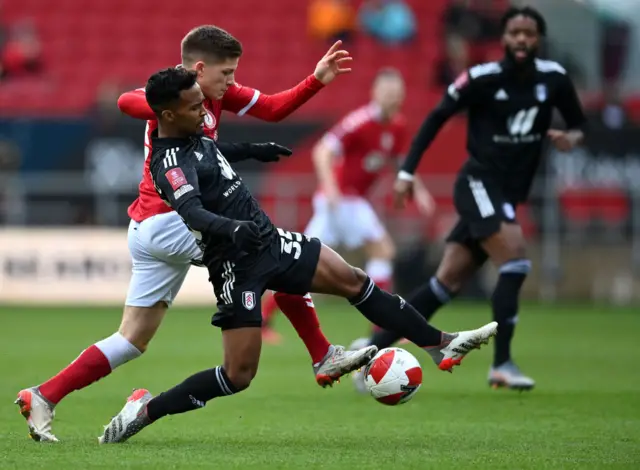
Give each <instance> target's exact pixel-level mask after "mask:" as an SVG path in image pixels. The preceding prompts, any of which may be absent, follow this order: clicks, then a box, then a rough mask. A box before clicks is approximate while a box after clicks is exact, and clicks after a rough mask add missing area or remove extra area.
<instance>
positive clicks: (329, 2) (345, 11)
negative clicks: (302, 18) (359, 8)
mask: <svg viewBox="0 0 640 470" xmlns="http://www.w3.org/2000/svg"><path fill="white" fill-rule="evenodd" d="M355 28H356V11H355V9H354V7H353V5H352V4H351V1H350V0H313V1H312V2H311V5H309V34H310V35H311V36H312V37H314V38H317V39H322V40H325V41H330V42H334V41H337V40H338V39H340V40H342V41H345V42H347V41H349V39H351V38H352V37H353V34H354V32H355Z"/></svg>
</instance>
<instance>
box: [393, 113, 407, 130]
mask: <svg viewBox="0 0 640 470" xmlns="http://www.w3.org/2000/svg"><path fill="white" fill-rule="evenodd" d="M391 124H392V125H393V127H394V128H395V129H396V130H404V129H405V128H406V127H407V126H408V125H409V120H408V119H407V116H405V115H404V114H402V113H396V114H395V115H394V116H393V119H392V121H391Z"/></svg>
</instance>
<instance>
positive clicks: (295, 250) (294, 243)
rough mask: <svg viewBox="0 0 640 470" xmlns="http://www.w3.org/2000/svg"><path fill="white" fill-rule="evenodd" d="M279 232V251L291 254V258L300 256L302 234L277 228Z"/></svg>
mask: <svg viewBox="0 0 640 470" xmlns="http://www.w3.org/2000/svg"><path fill="white" fill-rule="evenodd" d="M278 234H280V252H281V253H286V254H288V255H290V254H293V259H298V258H300V255H301V254H302V245H301V244H300V242H301V241H302V235H301V234H299V233H297V232H293V233H292V232H289V231H287V230H282V229H281V228H279V229H278Z"/></svg>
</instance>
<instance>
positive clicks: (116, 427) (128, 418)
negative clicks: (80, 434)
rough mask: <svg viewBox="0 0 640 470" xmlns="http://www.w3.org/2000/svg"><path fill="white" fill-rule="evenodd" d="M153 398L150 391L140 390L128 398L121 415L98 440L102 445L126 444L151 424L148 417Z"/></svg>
mask: <svg viewBox="0 0 640 470" xmlns="http://www.w3.org/2000/svg"><path fill="white" fill-rule="evenodd" d="M152 398H153V396H152V395H151V393H149V390H145V389H144V388H139V389H137V390H134V391H133V393H132V394H131V395H130V396H129V398H127V403H126V404H125V405H124V408H122V410H120V413H118V414H117V415H115V416H114V417H113V419H112V420H111V422H110V423H109V424H108V425H106V426H105V427H104V434H103V435H102V436H100V437H99V438H98V442H99V443H100V444H114V443H120V442H125V441H126V440H127V439H129V438H130V437H132V436H135V435H136V434H138V433H139V432H140V431H142V430H143V429H144V428H146V427H147V426H149V425H150V424H151V420H150V419H149V417H148V416H147V403H149V402H150V401H151V399H152Z"/></svg>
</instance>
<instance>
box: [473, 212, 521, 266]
mask: <svg viewBox="0 0 640 470" xmlns="http://www.w3.org/2000/svg"><path fill="white" fill-rule="evenodd" d="M481 244H482V247H483V248H484V250H485V251H486V252H487V254H488V255H489V258H491V261H492V262H493V263H494V264H495V265H496V266H502V265H503V264H504V263H506V262H507V261H510V260H514V259H520V258H526V256H527V249H526V241H525V238H524V234H523V233H522V227H520V225H518V224H517V223H508V222H502V225H501V226H500V230H499V231H498V232H497V233H494V234H493V235H491V236H490V237H487V238H486V239H484V240H483V241H482V242H481Z"/></svg>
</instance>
